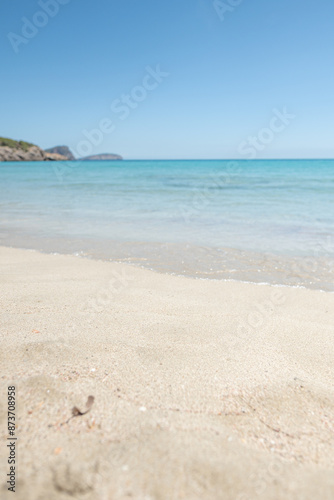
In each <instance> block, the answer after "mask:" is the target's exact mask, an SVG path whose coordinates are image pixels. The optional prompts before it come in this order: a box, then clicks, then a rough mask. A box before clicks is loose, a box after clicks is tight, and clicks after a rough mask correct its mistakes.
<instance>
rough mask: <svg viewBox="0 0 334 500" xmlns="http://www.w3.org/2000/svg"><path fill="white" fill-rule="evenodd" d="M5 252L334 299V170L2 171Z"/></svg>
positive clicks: (49, 167) (204, 164) (262, 164)
mask: <svg viewBox="0 0 334 500" xmlns="http://www.w3.org/2000/svg"><path fill="white" fill-rule="evenodd" d="M0 244H1V245H6V246H10V245H11V246H17V247H24V248H32V249H38V250H43V251H48V252H61V253H76V254H79V255H83V256H89V257H93V258H103V259H112V260H125V261H128V262H132V263H136V264H139V265H144V266H146V267H149V268H153V269H157V270H159V271H165V272H172V273H176V274H185V275H189V276H197V277H202V278H203V277H204V278H218V279H222V278H225V279H226V278H227V279H242V280H247V281H255V282H268V281H269V282H273V283H281V284H291V285H303V286H310V287H312V288H321V289H325V290H332V289H334V287H333V260H334V160H284V161H283V160H282V161H281V160H280V161H278V160H274V161H267V160H261V161H250V160H246V161H244V160H243V161H237V160H236V161H193V160H188V161H124V160H123V161H111V162H110V161H99V162H93V161H89V162H65V163H63V162H27V163H0Z"/></svg>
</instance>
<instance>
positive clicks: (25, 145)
mask: <svg viewBox="0 0 334 500" xmlns="http://www.w3.org/2000/svg"><path fill="white" fill-rule="evenodd" d="M0 146H7V147H8V148H12V149H23V151H28V149H29V148H31V147H32V146H35V144H31V143H30V142H25V141H14V140H13V139H8V138H6V137H0Z"/></svg>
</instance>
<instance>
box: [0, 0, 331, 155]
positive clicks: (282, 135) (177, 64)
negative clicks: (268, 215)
mask: <svg viewBox="0 0 334 500" xmlns="http://www.w3.org/2000/svg"><path fill="white" fill-rule="evenodd" d="M55 2H56V3H55ZM42 3H43V4H44V10H43V9H42V7H41V4H42ZM41 11H42V12H44V14H41ZM47 12H48V13H47ZM50 13H51V14H52V15H51V14H50ZM333 18H334V2H333V0H323V1H319V0H318V1H316V0H314V1H313V0H293V1H291V0H279V1H277V0H276V1H273V0H252V1H251V0H227V1H225V0H221V2H220V3H219V2H218V3H216V4H214V1H212V0H169V1H168V2H167V1H165V2H162V1H157V0H143V1H141V2H138V0H121V1H115V0H99V1H97V2H92V1H91V0H50V3H48V2H47V0H40V2H39V1H38V0H37V1H35V0H15V2H13V0H3V1H2V2H1V5H0V19H1V21H0V57H1V67H2V72H1V73H2V74H1V80H0V89H1V96H2V99H1V112H0V135H1V136H6V137H12V138H15V139H23V140H27V141H31V142H34V143H37V144H38V145H40V146H41V147H44V148H47V147H51V146H54V145H57V144H67V145H69V146H70V147H71V148H72V149H73V150H74V151H76V152H77V153H78V151H79V152H84V150H85V148H86V149H87V152H88V153H92V154H95V153H102V152H114V153H119V154H121V155H123V156H124V158H128V159H132V158H138V159H140V158H148V159H150V158H247V157H251V154H250V152H249V153H247V154H248V155H249V156H247V154H246V151H250V148H249V147H246V145H249V144H250V141H254V138H257V140H258V142H257V143H256V144H259V145H258V146H257V145H256V146H255V151H256V152H255V156H256V157H257V158H298V157H301V158H305V157H310V158H312V157H318V158H326V157H327V158H328V157H333V156H334V134H333V128H334V99H333V89H334V64H333V47H334V30H333ZM30 23H31V24H30ZM36 25H39V26H36ZM28 37H29V38H28ZM159 68H160V69H159ZM154 72H155V73H156V72H158V74H159V72H160V73H161V74H162V75H163V76H158V77H156V78H155V79H154V76H152V74H153V75H154ZM167 74H168V75H167ZM150 75H151V76H150ZM143 83H144V84H145V85H144V86H143ZM146 87H147V88H146ZM129 99H130V100H129ZM122 101H123V102H122ZM121 106H122V108H121ZM284 109H285V110H286V112H287V113H288V114H289V115H290V116H292V115H293V116H294V118H293V119H291V120H287V121H288V122H289V123H284V127H283V126H282V127H275V129H274V131H271V132H270V130H271V129H270V127H271V125H270V124H271V123H272V120H273V117H274V116H275V113H277V112H280V113H283V110H284ZM273 110H276V111H273ZM101 127H102V129H101ZM264 128H265V129H266V131H265V132H263V129H264ZM268 128H269V129H270V130H269V131H268ZM96 129H98V130H99V131H98V132H96ZM93 130H95V132H93V133H92V131H93ZM251 138H252V139H251ZM87 143H88V145H87ZM251 149H253V152H254V146H252V147H251Z"/></svg>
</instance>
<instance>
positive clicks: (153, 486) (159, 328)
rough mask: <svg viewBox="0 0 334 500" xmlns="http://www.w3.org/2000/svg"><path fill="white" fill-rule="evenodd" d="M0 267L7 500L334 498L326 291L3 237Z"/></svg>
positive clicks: (333, 312) (333, 352)
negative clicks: (193, 272) (61, 250)
mask: <svg viewBox="0 0 334 500" xmlns="http://www.w3.org/2000/svg"><path fill="white" fill-rule="evenodd" d="M0 265H1V282H0V299H1V347H2V348H1V352H0V357H1V360H0V366H1V373H0V377H1V378H0V381H1V394H2V398H1V400H0V424H1V425H0V428H1V451H0V460H1V473H2V479H1V481H2V482H1V487H2V490H0V493H1V498H4V499H7V498H8V499H9V498H13V493H12V492H8V491H7V489H6V485H5V484H4V483H5V474H7V472H8V470H7V469H8V464H7V458H6V457H7V450H6V441H5V440H6V439H7V431H6V429H7V408H6V392H7V387H8V385H15V386H16V390H17V404H18V408H17V429H16V434H17V437H18V445H17V453H18V454H17V458H18V467H17V488H16V494H15V498H18V499H22V500H23V499H24V500H39V499H41V500H42V499H43V500H44V499H48V500H53V499H61V500H65V499H67V500H68V498H78V499H85V500H95V499H99V500H100V499H101V500H107V499H128V498H133V499H143V500H144V499H159V500H160V499H187V500H188V499H190V500H191V499H201V500H203V499H210V500H211V499H224V500H230V499H231V500H248V499H252V500H253V499H259V500H260V499H261V500H262V499H263V500H264V499H266V500H271V499H272V500H274V499H275V500H280V499H282V500H283V499H284V500H290V499H291V500H292V499H297V498H298V499H301V498H302V499H305V500H311V499H312V500H318V499H319V500H327V499H328V500H332V499H333V498H334V473H333V468H334V452H333V449H334V423H333V422H334V399H333V392H334V391H333V366H334V342H333V334H334V326H333V325H334V307H333V306H334V294H330V293H326V292H322V291H317V290H307V289H296V288H287V287H274V286H269V285H255V284H247V283H238V282H225V281H212V280H195V279H191V278H186V277H176V276H169V275H165V274H159V273H157V272H152V271H149V270H147V269H140V268H136V267H133V266H130V265H126V264H119V263H110V262H103V261H94V260H89V259H83V258H79V257H73V256H62V255H46V254H41V253H38V252H35V251H28V250H18V249H11V248H4V247H1V248H0ZM90 395H92V396H94V398H95V401H94V404H93V405H92V407H91V409H90V411H88V413H86V414H85V415H77V416H75V417H73V418H70V417H71V415H72V413H71V412H72V408H73V407H74V406H77V407H78V409H79V410H81V412H82V413H83V412H84V411H86V408H85V403H86V401H87V398H88V396H90Z"/></svg>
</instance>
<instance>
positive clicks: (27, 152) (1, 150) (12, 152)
mask: <svg viewBox="0 0 334 500" xmlns="http://www.w3.org/2000/svg"><path fill="white" fill-rule="evenodd" d="M64 160H67V158H66V156H63V155H61V154H58V153H48V152H47V151H44V150H43V149H41V148H40V147H38V146H36V145H35V144H31V143H29V142H24V141H14V140H13V139H7V138H5V137H0V161H64Z"/></svg>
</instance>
